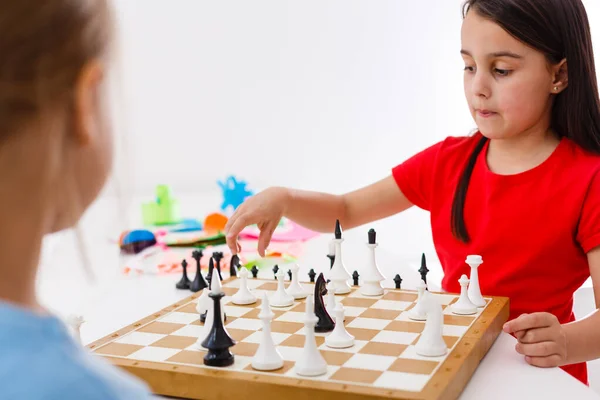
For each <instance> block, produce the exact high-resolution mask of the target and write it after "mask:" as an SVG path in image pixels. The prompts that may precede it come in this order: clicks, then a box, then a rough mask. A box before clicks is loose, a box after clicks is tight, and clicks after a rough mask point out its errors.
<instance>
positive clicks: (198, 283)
mask: <svg viewBox="0 0 600 400" xmlns="http://www.w3.org/2000/svg"><path fill="white" fill-rule="evenodd" d="M192 257H194V260H196V277H195V278H194V282H192V284H191V286H190V290H191V291H192V292H194V293H195V292H199V291H201V290H202V289H205V288H207V287H208V283H206V281H205V280H204V277H203V276H202V271H201V268H200V259H201V258H202V250H195V251H194V252H193V253H192Z"/></svg>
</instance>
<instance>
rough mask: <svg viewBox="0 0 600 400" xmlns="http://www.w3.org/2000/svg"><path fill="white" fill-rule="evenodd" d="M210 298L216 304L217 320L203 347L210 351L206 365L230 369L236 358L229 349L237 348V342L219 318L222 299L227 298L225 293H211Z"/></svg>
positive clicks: (205, 360) (214, 310)
mask: <svg viewBox="0 0 600 400" xmlns="http://www.w3.org/2000/svg"><path fill="white" fill-rule="evenodd" d="M208 296H209V297H210V298H211V299H212V300H213V302H214V308H213V312H214V314H213V315H215V318H214V319H213V326H212V327H211V329H210V332H209V334H208V336H207V337H206V339H204V341H203V342H202V347H204V348H205V349H208V353H207V354H206V355H205V356H204V364H205V365H208V366H210V367H228V366H230V365H232V364H233V362H234V356H233V354H232V353H231V352H230V351H229V348H230V347H233V346H235V344H236V341H235V340H233V339H232V338H231V336H230V335H229V333H228V332H227V329H225V327H224V326H223V321H222V320H221V318H219V315H221V298H222V297H224V296H225V293H222V292H221V293H210V294H209V295H208Z"/></svg>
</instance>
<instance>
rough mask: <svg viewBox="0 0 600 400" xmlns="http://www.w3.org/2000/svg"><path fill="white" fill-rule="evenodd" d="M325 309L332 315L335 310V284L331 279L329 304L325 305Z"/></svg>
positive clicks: (328, 294)
mask: <svg viewBox="0 0 600 400" xmlns="http://www.w3.org/2000/svg"><path fill="white" fill-rule="evenodd" d="M325 309H326V310H327V312H328V313H329V314H330V315H333V313H334V312H335V286H334V284H333V282H331V281H330V282H329V283H328V284H327V304H326V305H325Z"/></svg>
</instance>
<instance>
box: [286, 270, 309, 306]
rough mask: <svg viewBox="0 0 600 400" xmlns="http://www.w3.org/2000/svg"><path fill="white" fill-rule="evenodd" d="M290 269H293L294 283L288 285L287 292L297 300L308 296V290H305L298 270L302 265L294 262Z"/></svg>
mask: <svg viewBox="0 0 600 400" xmlns="http://www.w3.org/2000/svg"><path fill="white" fill-rule="evenodd" d="M290 270H291V271H292V283H290V285H289V286H288V287H287V292H288V293H289V294H291V295H292V296H293V297H294V299H296V300H299V299H304V298H306V296H308V292H307V291H306V290H304V288H303V287H302V285H301V284H300V279H299V278H298V271H299V270H300V267H299V266H298V264H294V265H293V266H292V267H291V268H290Z"/></svg>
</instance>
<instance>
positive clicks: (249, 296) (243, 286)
mask: <svg viewBox="0 0 600 400" xmlns="http://www.w3.org/2000/svg"><path fill="white" fill-rule="evenodd" d="M238 275H239V282H240V288H239V289H238V291H237V292H236V293H235V294H234V295H233V296H232V297H231V302H232V303H233V304H237V305H247V304H254V303H256V300H257V299H256V296H255V295H254V293H252V292H251V291H250V289H249V288H248V269H247V268H242V270H241V271H240V272H239V274H238Z"/></svg>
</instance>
